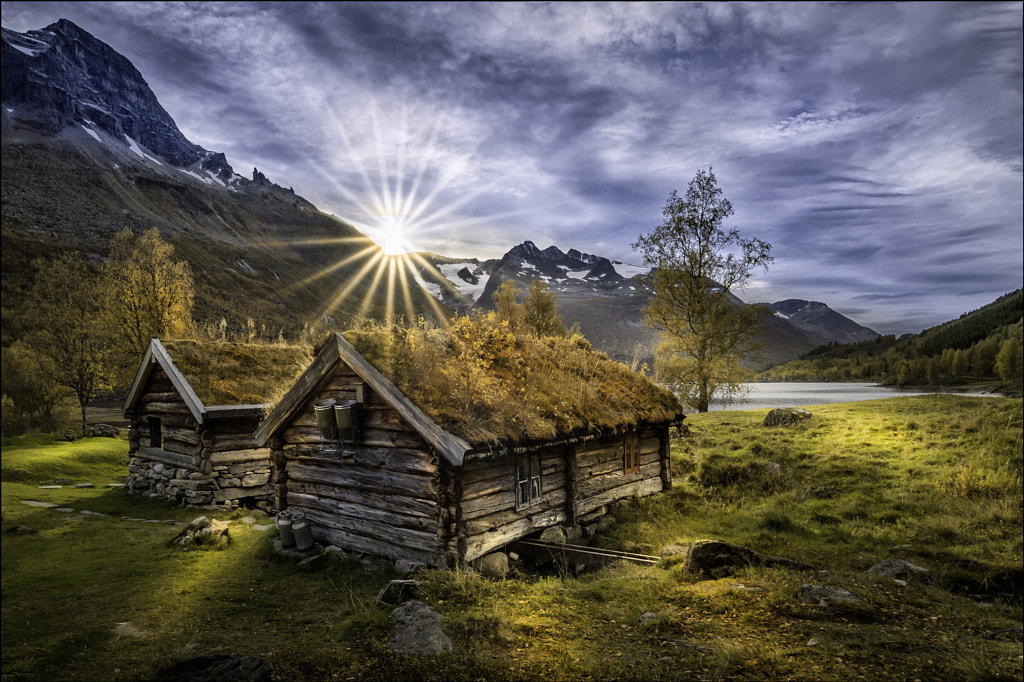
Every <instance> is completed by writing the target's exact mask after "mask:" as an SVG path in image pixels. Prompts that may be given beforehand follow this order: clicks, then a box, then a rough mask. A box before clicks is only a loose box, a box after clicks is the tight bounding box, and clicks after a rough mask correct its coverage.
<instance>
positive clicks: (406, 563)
mask: <svg viewBox="0 0 1024 682" xmlns="http://www.w3.org/2000/svg"><path fill="white" fill-rule="evenodd" d="M336 549H338V551H341V548H340V547H338V548H336ZM426 566H427V565H426V564H425V563H423V562H422V561H413V560H412V559H399V560H398V561H396V562H395V573H398V574H399V575H410V574H412V573H415V572H416V571H418V570H419V569H421V568H426Z"/></svg>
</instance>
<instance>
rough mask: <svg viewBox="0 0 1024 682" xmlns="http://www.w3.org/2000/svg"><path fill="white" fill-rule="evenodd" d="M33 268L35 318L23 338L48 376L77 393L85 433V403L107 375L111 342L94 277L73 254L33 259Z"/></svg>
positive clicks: (106, 380)
mask: <svg viewBox="0 0 1024 682" xmlns="http://www.w3.org/2000/svg"><path fill="white" fill-rule="evenodd" d="M36 269H37V271H38V272H39V273H40V277H39V281H38V282H37V284H36V286H35V288H34V290H33V297H32V298H33V300H32V305H33V308H34V309H35V311H36V313H37V322H36V326H35V329H34V330H33V331H32V332H30V333H29V334H28V337H27V338H28V342H29V344H30V345H31V347H32V348H33V350H34V351H35V352H36V353H38V354H39V355H40V356H42V358H43V359H44V360H43V361H42V362H41V363H40V367H42V368H44V370H45V371H46V372H47V373H48V374H49V379H50V380H51V381H52V382H53V383H55V384H57V385H59V386H62V387H64V388H66V389H68V390H70V391H71V392H72V393H73V394H74V396H75V398H77V400H78V404H79V407H80V408H81V415H82V435H85V429H86V408H87V406H88V404H89V401H90V400H91V399H92V397H93V396H94V395H95V394H96V392H97V391H99V390H101V389H102V388H104V387H106V385H107V383H108V379H109V376H110V374H109V367H110V365H109V357H110V350H111V348H110V346H111V344H110V337H109V335H108V333H107V327H106V325H105V324H104V319H103V312H104V305H103V297H102V296H101V294H100V290H99V278H98V277H97V276H96V275H95V274H93V273H92V272H90V270H89V267H88V266H87V265H86V263H85V261H84V260H82V259H81V258H80V257H79V256H78V254H77V253H72V254H69V255H68V256H67V257H66V258H65V259H63V260H60V261H56V262H54V263H49V264H47V263H43V262H41V261H37V262H36Z"/></svg>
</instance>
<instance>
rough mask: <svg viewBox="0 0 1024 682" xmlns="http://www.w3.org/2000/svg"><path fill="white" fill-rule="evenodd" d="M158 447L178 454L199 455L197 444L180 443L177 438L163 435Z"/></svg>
mask: <svg viewBox="0 0 1024 682" xmlns="http://www.w3.org/2000/svg"><path fill="white" fill-rule="evenodd" d="M160 447H161V448H162V449H164V450H166V451H167V452H173V453H175V454H178V455H188V456H189V457H199V456H200V455H199V446H198V445H195V444H193V443H182V442H181V441H179V440H174V439H173V438H167V437H165V438H164V439H163V443H161V444H160Z"/></svg>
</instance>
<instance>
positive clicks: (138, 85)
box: [2, 19, 241, 186]
mask: <svg viewBox="0 0 1024 682" xmlns="http://www.w3.org/2000/svg"><path fill="white" fill-rule="evenodd" d="M2 49H3V55H2V56H3V67H2V69H3V85H2V101H3V115H4V118H5V119H8V120H11V121H15V122H17V123H18V124H20V125H23V126H26V127H28V128H30V129H34V130H37V131H39V132H43V133H51V134H53V133H59V132H61V131H63V130H65V129H67V128H69V127H76V128H78V129H80V130H81V131H83V132H84V133H85V134H86V135H88V136H90V137H91V138H93V139H94V140H96V141H98V142H101V143H105V144H106V143H114V144H117V145H120V147H121V149H122V150H123V151H127V152H128V153H130V154H133V155H135V156H137V157H138V158H140V159H142V160H145V161H148V162H150V163H153V164H156V165H159V166H163V165H166V166H170V167H173V168H176V169H181V170H183V171H187V172H188V173H189V174H191V175H192V176H193V177H196V178H198V179H200V180H202V181H203V182H205V183H207V184H216V183H219V184H220V185H221V186H226V185H227V184H229V183H231V182H237V181H238V180H240V179H241V177H240V176H238V175H235V173H234V171H233V170H232V169H231V166H230V165H229V164H228V162H227V159H225V157H224V154H222V153H218V152H211V151H208V150H206V149H203V148H202V147H200V146H198V145H195V144H193V143H192V142H190V141H189V140H188V139H186V138H185V136H184V135H183V134H182V133H181V131H180V130H178V127H177V126H176V125H175V123H174V120H173V119H172V118H171V116H170V115H169V114H168V113H167V112H166V111H165V110H164V108H163V107H162V106H160V103H159V102H158V101H157V98H156V95H155V94H153V91H152V90H151V89H150V87H149V85H148V84H147V83H146V81H145V79H144V78H143V77H142V74H140V73H139V72H138V70H137V69H136V68H135V67H134V66H133V65H132V63H131V62H130V61H128V59H126V58H125V57H123V56H122V55H120V54H118V53H117V52H116V51H114V50H113V49H112V48H111V47H110V46H108V45H107V44H105V43H103V42H102V41H100V40H97V39H96V38H94V37H93V36H92V35H90V34H89V33H87V32H86V31H84V30H82V29H81V28H79V27H78V26H76V25H75V24H74V23H72V22H70V21H68V20H67V19H61V20H60V21H57V22H56V23H53V24H50V25H49V26H47V27H46V28H44V29H41V30H33V31H27V32H26V33H17V32H16V31H11V30H9V29H6V28H4V29H3V47H2Z"/></svg>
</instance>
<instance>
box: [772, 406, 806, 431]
mask: <svg viewBox="0 0 1024 682" xmlns="http://www.w3.org/2000/svg"><path fill="white" fill-rule="evenodd" d="M810 418H811V413H810V412H809V411H807V410H800V409H797V408H795V407H777V408H775V409H774V410H772V411H771V412H769V413H768V415H767V416H766V417H765V418H764V425H765V426H789V425H791V424H796V423H797V422H801V421H803V420H804V419H810Z"/></svg>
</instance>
